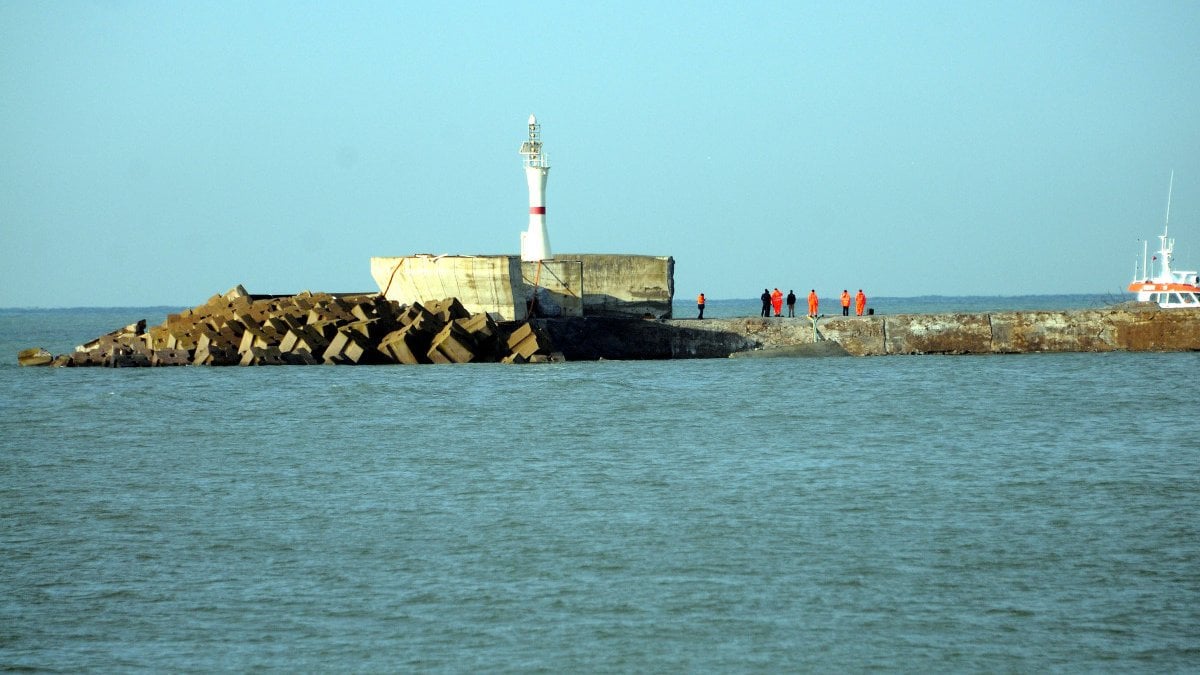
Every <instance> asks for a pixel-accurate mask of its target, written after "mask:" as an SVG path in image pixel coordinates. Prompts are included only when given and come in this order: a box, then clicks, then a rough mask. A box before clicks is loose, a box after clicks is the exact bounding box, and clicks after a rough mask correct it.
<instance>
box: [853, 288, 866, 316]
mask: <svg viewBox="0 0 1200 675" xmlns="http://www.w3.org/2000/svg"><path fill="white" fill-rule="evenodd" d="M866 308H867V296H865V295H863V292H862V289H861V288H860V289H858V295H856V296H854V313H855V314H856V315H858V316H862V313H863V310H864V309H866Z"/></svg>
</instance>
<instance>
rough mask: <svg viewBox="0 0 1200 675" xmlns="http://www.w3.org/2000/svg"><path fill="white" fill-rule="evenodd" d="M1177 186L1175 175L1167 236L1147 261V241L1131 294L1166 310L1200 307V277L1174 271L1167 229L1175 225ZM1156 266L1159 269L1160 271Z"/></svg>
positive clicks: (1165, 224)
mask: <svg viewBox="0 0 1200 675" xmlns="http://www.w3.org/2000/svg"><path fill="white" fill-rule="evenodd" d="M1174 187H1175V174H1174V173H1172V174H1171V188H1170V189H1168V191H1167V219H1166V222H1165V223H1164V224H1163V233H1162V234H1160V235H1158V242H1159V244H1158V252H1157V253H1156V254H1155V255H1154V257H1153V258H1150V259H1149V260H1147V255H1148V254H1149V251H1147V250H1146V249H1147V248H1148V246H1147V242H1143V246H1142V261H1141V265H1140V266H1139V265H1138V264H1136V263H1135V264H1134V268H1133V281H1131V282H1130V283H1129V292H1130V293H1136V294H1137V299H1138V301H1139V302H1153V303H1157V304H1158V306H1159V307H1162V308H1164V309H1179V308H1200V277H1198V276H1197V275H1196V272H1195V270H1173V269H1171V252H1172V251H1173V250H1174V249H1175V240H1174V239H1171V238H1170V237H1168V236H1167V228H1168V227H1169V226H1170V222H1171V190H1173V189H1174ZM1154 263H1158V264H1157V265H1155V264H1154ZM1155 267H1157V268H1158V270H1157V272H1155V269H1154V268H1155Z"/></svg>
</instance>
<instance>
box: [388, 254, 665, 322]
mask: <svg viewBox="0 0 1200 675" xmlns="http://www.w3.org/2000/svg"><path fill="white" fill-rule="evenodd" d="M674 274H675V260H674V258H671V257H670V256H648V255H601V254H590V253H584V254H561V255H557V256H555V257H554V259H553V260H547V261H543V262H541V263H536V262H522V261H521V259H520V257H519V256H504V255H490V256H489V255H483V256H432V255H417V256H403V257H375V258H371V276H372V277H373V278H374V279H375V283H376V284H377V285H378V286H379V290H380V293H382V294H383V296H384V297H386V298H387V299H388V300H393V301H395V302H399V303H401V304H409V303H413V302H425V301H428V300H429V299H437V298H445V297H455V298H458V299H459V300H460V301H461V302H462V303H463V305H464V306H465V307H467V309H469V310H470V311H472V312H487V313H489V314H492V315H493V316H494V317H495V318H497V319H503V320H521V319H524V318H525V317H526V307H527V305H528V302H529V301H530V300H532V299H533V295H534V289H535V287H536V289H537V296H538V303H539V306H540V309H541V314H542V315H543V316H551V317H580V316H624V317H643V316H652V317H654V318H670V316H671V301H672V299H673V296H674V291H675V281H674Z"/></svg>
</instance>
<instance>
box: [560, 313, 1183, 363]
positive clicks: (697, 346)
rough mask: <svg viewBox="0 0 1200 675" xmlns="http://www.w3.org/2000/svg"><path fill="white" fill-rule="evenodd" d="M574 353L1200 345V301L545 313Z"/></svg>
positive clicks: (1013, 350) (625, 355)
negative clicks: (880, 310)
mask: <svg viewBox="0 0 1200 675" xmlns="http://www.w3.org/2000/svg"><path fill="white" fill-rule="evenodd" d="M538 325H539V326H540V327H541V328H542V329H543V331H544V332H545V333H546V334H547V335H548V336H549V337H550V338H551V339H552V340H553V342H554V345H555V348H556V349H559V350H561V351H562V353H563V354H564V356H565V357H566V358H567V359H568V360H581V359H596V358H608V359H678V358H723V357H728V356H736V355H763V356H769V355H778V356H809V355H810V356H831V355H851V356H885V355H892V354H897V355H898V354H1022V353H1033V352H1111V351H1131V352H1142V351H1164V352H1169V351H1197V350H1200V309H1195V310H1177V309H1172V310H1162V309H1159V308H1158V307H1155V306H1153V305H1142V304H1133V305H1121V306H1116V307H1112V308H1106V309H1087V310H1061V311H1040V310H1039V311H1004V312H987V313H946V314H898V315H894V316H880V315H874V316H862V317H841V316H836V317H822V318H820V319H818V321H817V322H816V326H815V328H814V325H813V322H812V321H811V320H810V319H809V318H808V317H797V318H780V317H770V318H760V317H741V318H720V319H704V320H702V321H701V320H696V319H667V320H660V321H651V320H641V321H639V320H630V319H597V318H584V319H543V320H540V321H539V322H538Z"/></svg>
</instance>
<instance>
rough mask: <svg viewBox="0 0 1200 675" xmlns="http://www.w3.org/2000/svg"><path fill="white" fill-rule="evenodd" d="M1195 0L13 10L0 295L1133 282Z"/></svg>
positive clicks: (4, 124)
mask: <svg viewBox="0 0 1200 675" xmlns="http://www.w3.org/2000/svg"><path fill="white" fill-rule="evenodd" d="M1198 36H1200V3H1198V2H1194V1H1187V2H1166V1H1162V2H1160V1H1153V2H1142V1H1138V2H1122V3H1118V2H1044V1H1038V2H1008V1H1006V2H996V3H982V2H960V1H955V2H946V3H940V2H878V3H859V2H849V3H842V2H838V3H819V4H818V3H807V2H798V3H797V2H778V3H761V2H750V3H741V2H739V3H727V4H725V3H720V4H718V3H676V2H648V3H647V2H629V3H574V2H569V3H515V2H502V3H469V4H443V3H409V2H404V3H397V2H380V3H361V2H350V3H333V2H329V3H299V2H280V3H276V2H258V1H255V2H248V3H246V2H236V3H234V2H203V3H179V2H95V3H93V2H4V3H0V307H33V306H39V307H58V306H113V305H160V304H161V305H178V306H188V305H195V304H199V303H200V302H202V301H204V300H205V299H206V298H207V297H208V296H210V295H212V294H213V293H218V292H223V291H225V290H227V289H228V288H230V287H232V286H234V285H235V284H239V283H241V284H244V285H245V286H246V288H247V289H248V290H250V291H251V292H252V293H295V292H298V291H300V290H303V289H310V290H313V291H357V290H372V291H373V290H375V286H374V282H373V281H372V279H371V277H370V270H369V259H370V257H371V256H373V255H407V254H412V253H462V254H498V253H510V254H515V253H517V252H518V250H519V233H520V231H521V230H522V229H524V227H525V225H526V221H527V211H528V204H527V201H526V187H525V181H524V175H523V172H522V168H521V158H520V156H519V155H518V154H517V149H518V146H519V145H520V142H521V140H522V139H523V137H524V134H525V120H526V118H527V117H528V115H529V114H530V113H531V112H533V113H536V114H537V115H538V117H539V119H540V120H541V122H542V123H543V137H544V140H545V144H546V150H547V152H548V153H549V155H550V158H551V161H552V164H553V170H552V171H551V173H550V181H549V187H548V189H547V204H548V214H547V222H548V225H549V231H550V240H551V244H552V246H553V248H554V250H555V251H559V252H592V253H643V254H654V255H672V256H674V257H675V261H676V267H675V282H676V295H677V297H684V298H690V297H692V296H694V295H695V294H696V293H697V292H698V291H701V290H703V291H705V292H706V293H707V294H708V295H709V297H711V298H742V297H756V296H757V294H758V293H759V292H761V290H760V289H762V288H763V287H764V286H770V287H774V286H779V287H780V288H783V289H784V290H787V289H788V288H796V289H808V288H810V287H816V288H817V289H819V291H820V292H821V293H822V294H823V295H834V294H835V293H837V292H840V290H841V289H842V288H844V287H848V288H850V289H852V290H854V289H856V288H859V287H862V288H864V289H865V290H866V291H867V293H868V295H875V296H911V295H924V294H945V295H961V294H978V295H1009V294H1043V293H1089V292H1096V293H1107V292H1111V293H1113V294H1117V293H1119V292H1120V290H1121V289H1122V288H1123V287H1124V285H1125V284H1126V283H1127V282H1128V279H1129V277H1130V276H1131V275H1132V273H1133V262H1134V259H1135V257H1137V255H1138V254H1139V253H1140V251H1141V245H1140V244H1139V243H1138V242H1139V240H1140V239H1142V238H1150V237H1154V236H1155V235H1157V234H1158V233H1159V232H1161V229H1162V222H1163V217H1164V211H1165V208H1166V198H1167V181H1168V178H1169V175H1170V172H1171V170H1174V171H1175V176H1176V181H1175V192H1174V201H1173V204H1172V211H1171V223H1172V228H1171V230H1172V234H1174V235H1175V236H1176V237H1177V238H1178V242H1179V245H1178V249H1177V252H1176V253H1177V264H1179V265H1183V266H1185V267H1187V268H1189V269H1194V268H1195V267H1197V266H1198V265H1197V264H1198V263H1200V122H1198V121H1200V37H1198Z"/></svg>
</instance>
